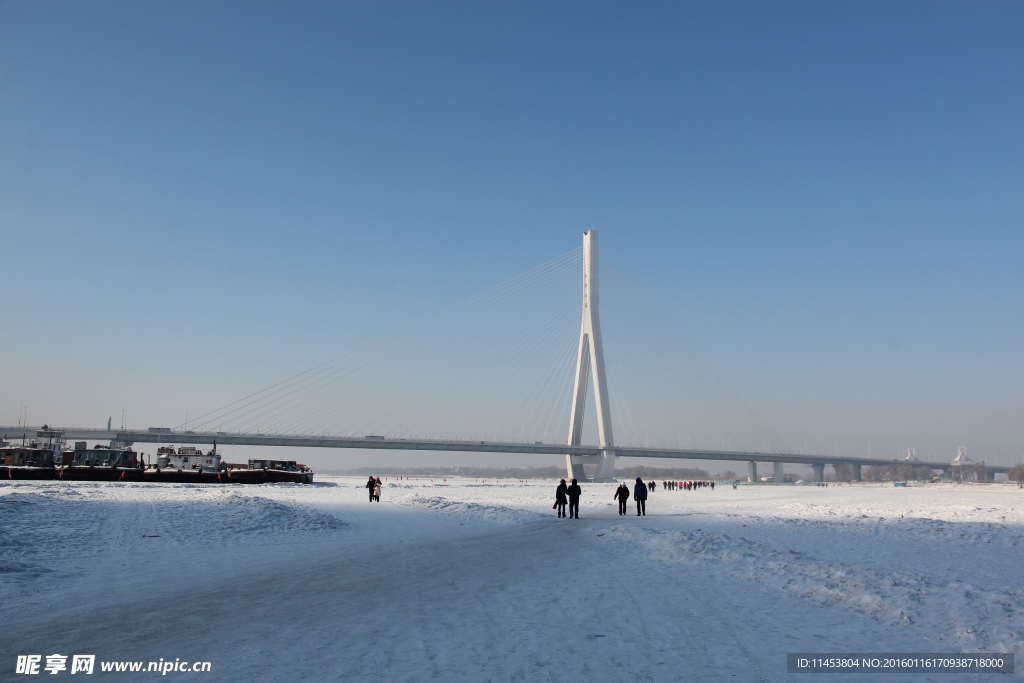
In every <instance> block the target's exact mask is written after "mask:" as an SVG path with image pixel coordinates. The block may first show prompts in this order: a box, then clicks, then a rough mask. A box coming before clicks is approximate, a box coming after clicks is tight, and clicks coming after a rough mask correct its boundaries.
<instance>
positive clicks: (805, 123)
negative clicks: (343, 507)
mask: <svg viewBox="0 0 1024 683" xmlns="http://www.w3.org/2000/svg"><path fill="white" fill-rule="evenodd" d="M1022 36H1024V4H1022V3H1020V2H973V3H969V2H958V3H946V2H771V3H766V2H751V3H747V2H694V3H686V2H672V3H653V2H623V3H607V2H592V3H575V2H573V3H570V2H561V3H559V2H518V1H517V2H507V3H504V2H475V3H470V2H466V3H450V2H437V3H424V2H408V3H406V2H366V3H341V2H324V3H315V2H304V3H292V2H277V3H275V2H260V3H245V2H208V1H203V2H174V3H156V2H124V3H120V2H88V3H75V2H46V1H39V0H33V1H31V2H28V1H24V2H0V249H2V254H3V265H2V271H0V272H2V274H3V275H2V277H0V300H2V302H3V303H2V306H0V310H2V311H3V313H4V315H3V317H4V323H3V324H4V329H5V331H6V332H5V334H3V335H2V336H0V424H10V423H13V422H15V421H16V420H17V416H18V410H19V405H20V404H22V403H25V404H28V405H29V421H30V422H31V423H37V422H42V421H49V422H56V423H61V424H69V425H71V424H74V425H97V426H98V425H101V424H105V422H106V419H107V417H108V416H111V415H113V416H114V422H115V423H118V422H119V421H120V415H121V411H122V410H124V409H125V408H127V411H128V421H129V425H132V426H138V427H144V426H150V425H152V424H179V423H180V422H181V421H182V420H183V418H184V414H185V412H186V411H189V412H191V411H194V410H198V411H200V412H203V411H205V410H208V409H212V408H216V407H218V406H220V405H223V404H225V403H227V402H229V401H231V400H234V399H235V398H238V397H239V396H242V395H244V394H246V393H249V392H250V391H252V390H255V389H259V388H262V387H264V386H267V385H269V384H271V383H273V382H274V381H276V380H278V379H280V378H282V377H285V376H288V375H290V374H292V373H294V372H296V371H299V370H303V369H305V368H307V367H310V366H312V365H315V364H316V363H318V362H320V361H322V360H325V359H327V358H331V357H333V356H335V355H337V354H338V353H340V352H343V351H345V350H347V349H350V348H353V347H354V346H357V345H359V344H362V343H365V342H367V341H370V340H372V339H375V338H378V337H380V336H382V335H383V334H386V333H388V332H390V331H392V330H394V329H396V328H398V327H401V326H404V325H406V324H408V323H410V322H413V321H415V320H418V319H420V318H422V317H424V316H426V315H429V314H431V313H433V312H435V311H437V310H439V309H441V308H443V307H445V306H448V305H450V304H453V303H455V302H457V301H460V300H462V299H464V298H466V297H468V296H471V295H472V294H475V293H476V292H478V291H481V290H483V289H485V288H487V287H489V286H491V285H493V284H496V283H497V282H500V281H503V280H505V279H507V278H509V277H512V276H514V275H516V274H517V273H520V272H522V271H525V270H527V269H528V268H531V267H533V266H535V265H537V264H539V263H542V262H544V261H547V260H549V259H551V258H554V257H555V256H558V255H559V254H562V253H565V252H566V251H568V250H570V249H572V248H574V247H576V246H578V245H579V243H580V234H581V233H582V232H583V231H585V230H587V229H590V228H597V229H598V230H600V231H601V239H602V250H603V256H604V257H606V258H608V259H610V260H612V261H613V262H614V263H615V265H616V266H617V268H619V269H621V270H622V271H624V272H627V273H629V274H630V275H632V276H633V277H634V278H635V279H637V280H639V281H640V282H641V283H642V284H643V285H644V286H645V287H646V288H647V289H648V290H649V291H651V292H654V293H655V295H656V296H657V297H658V298H659V299H660V300H661V301H662V302H663V303H664V304H665V305H666V306H667V307H668V308H670V309H671V310H672V311H673V313H674V314H676V315H677V316H678V317H679V319H681V320H683V321H685V323H686V325H688V326H689V327H690V328H691V329H692V330H694V331H696V332H697V333H698V334H699V335H700V336H701V337H702V338H703V339H704V341H705V342H706V343H707V344H708V345H709V346H710V347H712V348H714V349H716V350H717V352H718V353H719V354H720V355H721V356H722V357H724V358H725V359H726V360H728V361H729V362H730V363H731V364H732V365H733V366H735V367H736V368H737V369H738V370H739V371H740V372H742V373H743V374H744V375H745V376H746V377H748V378H749V379H750V381H751V382H752V384H754V385H755V386H756V387H757V388H759V389H760V390H761V391H762V392H763V393H765V394H767V395H769V396H771V397H772V398H773V399H775V401H776V402H777V403H778V405H779V406H781V407H782V408H783V409H785V410H786V411H787V412H788V413H789V414H790V415H791V416H792V417H793V418H794V419H795V420H796V421H797V422H799V423H800V424H802V425H803V426H804V427H805V428H806V429H807V430H808V431H809V432H811V433H813V434H815V435H816V436H817V437H818V438H819V439H820V440H821V441H822V442H823V443H827V444H832V443H833V442H834V440H838V441H839V443H840V451H841V452H844V453H856V454H863V453H865V452H866V448H867V443H868V442H871V443H872V444H873V450H874V453H875V454H876V455H886V456H888V455H889V454H891V455H892V456H893V457H894V456H895V455H896V450H897V449H898V447H899V446H900V445H906V446H914V447H916V448H917V450H918V455H919V456H921V455H923V454H926V453H927V452H928V451H929V450H930V449H931V448H936V449H937V450H938V453H939V455H940V457H943V458H944V457H945V456H948V457H952V456H953V455H955V447H956V446H957V445H966V446H968V448H969V449H970V450H969V454H970V455H971V456H972V457H974V458H975V459H981V458H986V459H988V460H989V461H990V462H991V461H992V456H991V455H990V454H992V453H995V454H996V458H997V460H1000V461H1001V462H1003V463H1006V462H1009V460H1010V458H1011V457H1014V456H1015V457H1017V458H1020V457H1021V456H1020V454H1021V453H1024V414H1022V412H1024V411H1022V409H1024V358H1022V353H1021V350H1022V348H1024V317H1022V313H1021V312H1022V310H1024V275H1022V263H1021V256H1022V252H1024V199H1022V198H1024V162H1022V160H1024V126H1022V121H1024V78H1022V77H1021V74H1024V40H1022ZM318 457H319V456H318ZM330 457H335V458H336V456H330ZM346 457H348V456H346ZM324 458H329V456H324ZM307 459H309V458H307ZM356 460H357V459H353V458H350V459H349V460H348V461H346V463H349V462H351V464H362V463H361V462H356ZM324 461H325V462H326V460H324ZM395 462H398V460H396V461H395Z"/></svg>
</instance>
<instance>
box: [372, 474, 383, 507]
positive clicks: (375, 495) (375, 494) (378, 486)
mask: <svg viewBox="0 0 1024 683" xmlns="http://www.w3.org/2000/svg"><path fill="white" fill-rule="evenodd" d="M381 486H383V484H381V483H380V477H377V480H376V481H375V482H374V484H373V499H374V500H375V501H376V502H378V503H379V502H380V489H381Z"/></svg>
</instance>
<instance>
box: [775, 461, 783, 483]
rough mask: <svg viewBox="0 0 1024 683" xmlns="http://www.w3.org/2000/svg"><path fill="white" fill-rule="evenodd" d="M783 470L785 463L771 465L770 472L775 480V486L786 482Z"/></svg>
mask: <svg viewBox="0 0 1024 683" xmlns="http://www.w3.org/2000/svg"><path fill="white" fill-rule="evenodd" d="M784 469H785V463H781V462H777V463H774V464H773V466H772V470H773V471H772V478H773V479H774V480H775V483H776V484H781V483H783V482H784V481H786V477H785V474H784V473H783V470H784Z"/></svg>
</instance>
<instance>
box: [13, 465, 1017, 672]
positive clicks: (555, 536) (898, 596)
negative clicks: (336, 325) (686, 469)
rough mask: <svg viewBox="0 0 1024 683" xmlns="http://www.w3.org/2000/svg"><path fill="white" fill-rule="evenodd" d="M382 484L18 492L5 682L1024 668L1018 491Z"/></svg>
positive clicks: (324, 480) (16, 485)
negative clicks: (1009, 658)
mask: <svg viewBox="0 0 1024 683" xmlns="http://www.w3.org/2000/svg"><path fill="white" fill-rule="evenodd" d="M363 482H364V480H363V479H362V478H358V477H323V476H320V477H318V483H317V484H315V485H312V486H302V485H291V484H279V485H274V484H267V485H260V486H239V485H233V486H220V485H187V484H167V485H146V484H120V483H98V482H97V483H94V482H81V483H63V482H44V481H40V482H32V481H11V482H5V483H0V624H3V629H2V632H3V635H4V638H3V639H2V645H0V679H2V680H9V679H12V678H16V677H15V676H14V674H13V671H14V662H15V658H16V656H17V655H19V654H41V655H44V656H45V655H48V654H52V653H63V654H74V653H79V654H95V655H96V656H97V660H98V661H102V660H107V661H112V660H138V661H155V660H158V659H160V658H164V659H165V660H168V659H170V660H173V659H175V658H181V659H184V660H192V661H195V660H202V661H210V662H211V664H212V671H211V673H210V674H197V673H187V674H185V673H180V674H175V673H171V674H168V677H170V678H200V677H205V678H208V679H210V680H217V681H335V680H353V681H362V680H367V681H422V680H431V679H438V680H457V681H519V680H522V681H549V680H550V681H558V680H586V681H621V680H647V681H673V680H738V681H748V680H749V681H780V680H783V679H786V678H788V676H790V675H789V674H787V673H786V653H787V652H818V653H831V652H849V653H863V652H888V653H902V652H907V653H910V652H915V653H927V652H981V651H984V652H1014V653H1015V654H1016V655H1018V656H1020V655H1021V654H1022V653H1024V648H1022V646H1021V641H1022V638H1021V636H1022V634H1024V568H1022V565H1021V551H1022V549H1024V505H1022V502H1024V491H1021V490H1019V489H1017V488H1016V487H1012V486H1008V485H988V486H985V485H973V486H972V485H968V486H953V485H928V486H921V487H913V488H906V489H901V488H893V487H892V486H891V485H886V486H880V485H877V484H875V485H867V484H865V485H855V486H829V487H827V488H822V487H814V486H808V487H797V486H779V487H774V486H770V485H766V486H740V487H739V488H737V489H732V488H731V487H728V486H718V487H717V488H716V489H715V490H714V491H710V490H708V489H702V490H698V491H694V492H685V491H663V490H661V489H660V488H659V489H658V490H657V491H656V492H654V493H653V494H652V496H651V499H650V500H649V501H648V515H647V516H646V517H642V518H637V517H636V516H635V513H634V510H633V508H632V507H631V508H630V514H629V515H628V516H626V517H620V516H618V514H617V512H616V507H615V504H614V502H613V500H612V492H613V490H614V485H611V484H608V485H605V484H591V485H587V486H586V487H585V488H584V495H583V502H582V505H581V513H580V514H581V519H579V520H570V519H558V518H556V517H555V516H554V511H553V510H551V504H552V501H553V491H554V483H553V482H550V481H542V482H541V481H538V482H527V483H521V482H517V481H514V480H513V481H507V480H499V481H493V480H488V481H479V480H477V481H474V480H467V479H449V480H447V481H445V480H443V479H441V478H436V479H434V480H431V479H429V478H423V477H421V478H419V479H412V480H403V481H396V480H394V479H391V480H389V481H387V482H386V484H387V486H386V487H385V489H384V493H383V496H382V502H381V503H374V504H371V503H368V502H367V501H366V490H365V489H364V488H362V484H363ZM631 505H632V503H631ZM1020 668H1021V665H1018V669H1020ZM44 675H45V674H44ZM63 675H68V672H63ZM96 675H98V676H100V677H105V676H106V677H110V678H119V677H120V678H121V679H123V680H142V679H144V678H150V677H152V676H155V675H156V674H152V673H151V674H128V673H110V674H101V673H99V672H97V674H96ZM132 676H134V678H132ZM995 676H996V675H995V674H989V675H974V676H965V675H962V674H958V675H954V674H933V675H923V674H918V675H912V674H904V675H902V676H889V675H883V676H882V678H884V679H885V680H886V681H891V680H907V681H911V680H914V681H918V680H920V681H925V680H942V681H950V680H989V679H993V680H994V679H995ZM840 677H841V678H842V680H844V681H854V680H870V681H880V680H882V678H879V677H878V676H877V675H873V674H866V675H854V674H848V675H841V676H840ZM18 678H20V677H18ZM805 678H808V679H813V678H814V676H813V675H811V676H809V677H805ZM1022 678H1024V676H1022V675H1021V674H1020V673H1017V674H1012V675H1009V676H1006V675H1003V676H1001V677H1000V680H1018V679H1022Z"/></svg>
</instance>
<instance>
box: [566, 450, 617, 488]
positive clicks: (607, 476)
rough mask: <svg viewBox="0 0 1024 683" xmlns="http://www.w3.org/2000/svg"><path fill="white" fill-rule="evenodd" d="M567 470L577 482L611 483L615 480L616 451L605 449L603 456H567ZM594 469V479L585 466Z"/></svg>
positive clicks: (570, 476) (602, 452)
mask: <svg viewBox="0 0 1024 683" xmlns="http://www.w3.org/2000/svg"><path fill="white" fill-rule="evenodd" d="M565 465H566V470H567V471H568V475H569V478H570V479H575V480H577V481H581V482H583V481H587V480H590V481H595V482H609V481H614V480H615V450H614V449H611V448H609V449H605V450H602V451H601V455H566V456H565ZM584 465H587V466H590V467H593V468H594V470H593V471H594V475H593V477H592V478H591V477H588V476H587V473H586V471H585V470H584V469H583V466H584Z"/></svg>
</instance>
